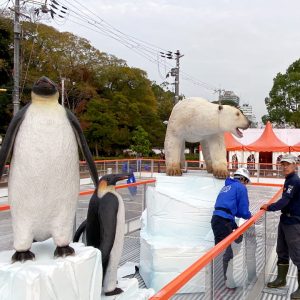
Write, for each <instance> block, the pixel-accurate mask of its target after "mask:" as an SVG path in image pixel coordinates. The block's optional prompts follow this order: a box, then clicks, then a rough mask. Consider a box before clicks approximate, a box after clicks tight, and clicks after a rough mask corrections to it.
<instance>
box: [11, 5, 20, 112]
mask: <svg viewBox="0 0 300 300" xmlns="http://www.w3.org/2000/svg"><path fill="white" fill-rule="evenodd" d="M14 11H15V17H14V90H13V108H14V112H13V114H14V115H16V113H17V112H18V111H19V108H20V34H21V26H20V1H19V0H15V8H14Z"/></svg>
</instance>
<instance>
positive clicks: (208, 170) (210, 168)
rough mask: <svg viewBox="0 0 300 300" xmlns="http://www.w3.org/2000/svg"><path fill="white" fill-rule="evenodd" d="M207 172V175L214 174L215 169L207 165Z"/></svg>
mask: <svg viewBox="0 0 300 300" xmlns="http://www.w3.org/2000/svg"><path fill="white" fill-rule="evenodd" d="M206 171H207V173H212V172H213V167H212V166H210V165H206Z"/></svg>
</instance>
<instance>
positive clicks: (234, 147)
mask: <svg viewBox="0 0 300 300" xmlns="http://www.w3.org/2000/svg"><path fill="white" fill-rule="evenodd" d="M224 140H225V146H226V150H227V151H238V150H240V151H241V150H243V149H244V146H243V145H242V144H241V143H240V142H239V141H237V140H236V139H235V138H234V137H233V136H232V134H231V133H230V132H224Z"/></svg>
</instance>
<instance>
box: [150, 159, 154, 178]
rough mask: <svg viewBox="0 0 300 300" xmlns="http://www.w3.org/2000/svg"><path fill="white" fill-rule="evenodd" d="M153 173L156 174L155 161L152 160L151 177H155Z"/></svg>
mask: <svg viewBox="0 0 300 300" xmlns="http://www.w3.org/2000/svg"><path fill="white" fill-rule="evenodd" d="M153 172H154V160H153V159H151V177H153Z"/></svg>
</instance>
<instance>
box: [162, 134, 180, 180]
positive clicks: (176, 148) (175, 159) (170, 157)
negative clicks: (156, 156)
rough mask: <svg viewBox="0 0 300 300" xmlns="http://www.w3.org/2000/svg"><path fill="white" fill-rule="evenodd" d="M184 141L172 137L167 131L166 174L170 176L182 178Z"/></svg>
mask: <svg viewBox="0 0 300 300" xmlns="http://www.w3.org/2000/svg"><path fill="white" fill-rule="evenodd" d="M182 143H183V142H182V140H181V139H179V138H177V137H174V136H173V135H170V133H169V132H168V130H167V134H166V139H165V157H166V174H167V175H169V176H181V175H182V172H181V168H180V158H181V151H182Z"/></svg>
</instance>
